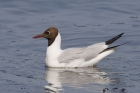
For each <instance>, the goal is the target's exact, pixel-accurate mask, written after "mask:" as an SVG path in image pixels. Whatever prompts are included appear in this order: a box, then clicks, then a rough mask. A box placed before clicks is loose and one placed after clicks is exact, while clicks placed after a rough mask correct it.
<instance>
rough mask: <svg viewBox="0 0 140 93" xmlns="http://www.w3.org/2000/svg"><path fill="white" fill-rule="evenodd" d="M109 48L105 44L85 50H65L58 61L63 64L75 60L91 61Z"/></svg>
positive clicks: (94, 45)
mask: <svg viewBox="0 0 140 93" xmlns="http://www.w3.org/2000/svg"><path fill="white" fill-rule="evenodd" d="M107 47H108V45H106V44H105V42H103V43H97V44H93V45H91V46H88V47H83V48H69V49H66V50H64V52H63V53H62V55H61V56H60V57H59V58H58V61H59V62H61V63H67V62H71V61H72V60H75V59H84V60H85V61H89V60H91V59H93V58H95V57H96V56H98V54H99V53H100V52H102V51H103V50H104V49H106V48H107Z"/></svg>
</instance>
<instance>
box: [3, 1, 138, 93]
mask: <svg viewBox="0 0 140 93" xmlns="http://www.w3.org/2000/svg"><path fill="white" fill-rule="evenodd" d="M139 4H140V1H139V0H134V1H132V0H123V1H122V0H116V1H112V0H106V1H104V0H103V1H101V0H100V1H99V0H76V1H75V0H69V1H65V0H59V1H55V0H22V1H21V0H1V3H0V10H1V11H0V39H1V40H0V43H1V44H0V60H1V62H0V64H1V65H0V91H1V93H19V92H20V93H45V92H48V93H54V92H56V93H86V92H88V93H103V91H104V93H138V92H139V91H140V89H139V87H140V83H139V82H140V57H139V53H140V40H139V37H140V31H139V30H140V12H139V11H140V5H139ZM50 26H55V27H57V28H58V29H59V30H60V33H61V35H62V48H63V49H65V48H68V47H81V46H87V45H90V44H93V43H97V42H102V41H106V40H108V39H110V38H112V37H113V36H115V35H118V34H120V33H122V32H125V34H124V36H123V37H122V38H121V39H119V40H118V41H117V42H115V44H114V45H116V44H120V43H123V42H127V41H131V43H130V44H127V45H123V46H121V47H120V48H118V50H117V52H115V53H114V54H112V55H110V56H108V57H107V58H105V59H104V60H102V61H101V62H99V63H98V64H97V66H96V67H93V68H75V69H62V68H51V69H48V68H45V62H44V59H45V52H46V46H47V41H46V40H45V39H36V40H34V39H32V36H34V35H36V34H40V33H42V32H43V31H44V30H45V29H47V28H48V27H50Z"/></svg>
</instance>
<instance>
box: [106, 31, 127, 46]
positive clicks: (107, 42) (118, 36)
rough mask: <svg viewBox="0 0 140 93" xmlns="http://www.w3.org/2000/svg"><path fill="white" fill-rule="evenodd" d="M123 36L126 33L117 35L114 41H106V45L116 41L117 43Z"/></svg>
mask: <svg viewBox="0 0 140 93" xmlns="http://www.w3.org/2000/svg"><path fill="white" fill-rule="evenodd" d="M123 34H124V32H123V33H121V34H119V35H117V36H115V37H114V38H112V39H110V40H108V41H106V45H110V44H112V43H113V42H114V41H116V40H117V39H119V38H120V37H121V36H122V35H123Z"/></svg>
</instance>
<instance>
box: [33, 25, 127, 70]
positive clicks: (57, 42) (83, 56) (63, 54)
mask: <svg viewBox="0 0 140 93" xmlns="http://www.w3.org/2000/svg"><path fill="white" fill-rule="evenodd" d="M123 34H124V33H121V34H119V35H117V36H115V37H113V38H111V39H109V40H107V41H105V42H101V43H95V44H92V45H89V46H87V47H74V48H68V49H64V50H62V49H61V35H60V32H59V31H58V29H57V28H56V27H49V28H48V29H46V30H45V31H44V32H43V33H42V34H39V35H35V36H33V38H34V39H36V38H46V39H47V40H48V46H47V50H46V59H45V60H46V66H47V67H70V68H73V67H90V66H95V65H96V64H97V63H98V62H99V61H101V60H102V59H104V58H105V57H106V56H108V55H110V54H112V53H114V52H115V50H116V48H117V47H118V46H121V45H123V44H126V43H123V44H120V45H116V46H113V47H109V45H110V44H112V43H113V42H114V41H116V40H117V39H119V38H120V37H121V36H122V35H123Z"/></svg>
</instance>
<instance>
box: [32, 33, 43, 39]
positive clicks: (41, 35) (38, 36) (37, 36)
mask: <svg viewBox="0 0 140 93" xmlns="http://www.w3.org/2000/svg"><path fill="white" fill-rule="evenodd" d="M42 37H43V34H39V35H36V36H33V38H42Z"/></svg>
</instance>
